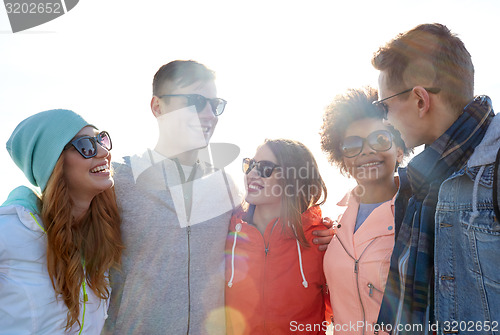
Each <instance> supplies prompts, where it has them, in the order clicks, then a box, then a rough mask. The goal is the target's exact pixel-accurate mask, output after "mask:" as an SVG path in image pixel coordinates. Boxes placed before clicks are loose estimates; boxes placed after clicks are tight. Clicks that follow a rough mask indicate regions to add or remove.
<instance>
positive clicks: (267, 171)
mask: <svg viewBox="0 0 500 335" xmlns="http://www.w3.org/2000/svg"><path fill="white" fill-rule="evenodd" d="M274 167H275V165H274V164H273V163H271V162H268V161H260V162H259V168H258V172H259V175H260V176H261V177H263V178H269V177H271V175H272V174H273V171H274Z"/></svg>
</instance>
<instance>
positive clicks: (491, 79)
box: [0, 0, 500, 214]
mask: <svg viewBox="0 0 500 335" xmlns="http://www.w3.org/2000/svg"><path fill="white" fill-rule="evenodd" d="M28 2H29V1H28ZM499 14H500V1H495V0H491V1H488V0H478V1H474V2H471V1H465V0H443V1H437V0H421V1H417V2H414V1H411V2H410V1H402V0H399V1H359V0H358V1H353V0H345V1H342V2H341V1H333V0H329V1H307V2H306V1H281V0H279V1H278V0H267V1H261V0H256V1H245V2H243V1H237V0H232V1H216V0H210V1H203V0H194V1H185V0H183V1H181V0H175V1H174V0H171V1H151V0H142V1H126V0H106V1H102V0H100V1H98V0H81V1H80V2H79V3H78V5H77V6H76V7H75V8H74V9H73V10H71V11H70V12H68V13H67V14H66V15H64V16H62V17H60V18H58V19H55V20H53V21H51V22H49V23H46V24H44V25H41V26H38V27H35V28H32V29H30V30H28V31H26V32H20V33H16V34H13V33H12V32H11V30H10V25H9V23H8V18H7V14H6V12H5V9H4V7H3V6H0V52H1V56H0V143H1V147H0V163H1V164H0V173H1V176H2V177H1V178H0V203H1V202H3V201H4V200H5V199H6V198H7V195H8V193H9V192H10V190H11V189H13V188H14V187H16V186H18V185H20V184H26V183H27V181H26V180H25V178H24V175H23V174H22V172H21V171H20V170H19V169H18V168H17V167H16V166H15V165H14V163H13V162H12V161H11V159H10V157H9V155H8V154H7V151H6V150H5V149H4V148H5V143H6V142H7V139H8V138H9V136H10V134H11V133H12V131H13V130H14V128H15V126H16V125H17V124H18V123H19V122H20V121H21V120H23V119H24V118H26V117H28V116H29V115H31V114H34V113H37V112H39V111H42V110H47V109H53V108H67V109H72V110H74V111H76V112H78V113H80V114H82V115H83V116H84V117H85V118H86V119H87V121H89V122H91V123H93V124H95V125H96V126H97V127H99V128H100V129H103V130H107V131H109V133H110V134H111V136H112V138H113V147H114V148H113V152H112V154H113V157H114V159H118V158H119V157H121V156H122V155H127V154H130V153H136V152H138V151H141V150H142V149H143V148H145V147H147V146H154V144H155V140H156V136H157V133H158V132H157V124H156V121H155V119H154V117H153V115H152V114H151V111H150V108H149V103H150V99H151V82H152V78H153V75H154V74H155V72H156V70H157V69H158V68H159V67H160V66H161V65H163V64H165V63H167V62H169V61H172V60H175V59H193V60H197V61H199V62H201V63H204V64H205V65H207V66H208V67H209V68H211V69H213V70H214V71H215V72H216V74H217V86H218V93H219V94H218V95H219V97H222V98H224V99H226V100H227V101H228V105H227V107H226V110H225V112H224V114H223V115H222V116H221V117H220V120H219V124H218V126H217V130H216V132H215V134H214V136H213V138H212V142H229V143H234V144H237V145H238V146H239V147H240V148H241V154H240V157H239V158H238V159H237V160H236V161H235V162H234V163H233V164H232V165H231V166H230V168H229V170H230V172H231V173H232V174H233V176H234V178H235V180H237V181H241V180H242V178H243V176H242V173H241V172H240V171H241V169H240V162H241V158H242V157H252V156H253V155H254V153H255V149H256V147H257V146H258V145H259V144H261V143H262V141H263V140H264V139H265V138H279V137H284V138H291V139H295V140H299V141H301V142H303V143H304V144H306V146H308V147H309V148H310V149H311V151H312V152H313V153H314V155H315V157H316V159H317V161H318V163H319V165H320V170H321V173H322V175H323V177H324V179H325V181H326V183H327V187H328V191H329V201H328V202H327V206H328V207H327V209H324V212H326V213H325V214H331V213H330V212H329V210H330V209H329V208H331V210H332V211H333V208H334V205H335V203H336V202H337V200H338V199H339V197H341V196H342V195H343V193H344V192H346V191H347V190H348V189H349V188H350V187H352V185H353V181H352V180H348V179H346V178H345V177H342V176H340V174H339V172H338V170H337V169H336V168H334V167H332V166H330V165H329V164H328V163H327V162H326V159H325V155H324V154H323V153H322V152H321V149H320V141H319V135H318V131H319V128H320V126H321V123H322V115H323V112H324V108H325V106H327V105H328V104H329V102H330V101H331V100H332V99H333V97H334V96H335V95H337V94H341V93H344V92H345V90H346V89H347V88H358V87H361V86H364V85H372V86H374V87H376V86H377V75H378V73H377V71H375V70H374V69H373V68H372V66H371V64H370V60H371V56H372V54H373V52H375V51H376V50H377V49H378V47H379V46H381V45H383V44H385V43H386V42H387V41H389V40H390V39H392V38H393V37H395V36H396V34H398V33H400V32H403V31H406V30H408V29H411V28H413V27H414V26H416V25H417V24H420V23H431V22H439V23H443V24H445V25H447V26H448V27H449V28H450V29H451V30H452V31H453V32H455V33H457V34H458V35H459V36H460V37H461V39H462V40H463V41H464V43H465V45H466V47H467V48H468V50H469V52H470V53H471V55H472V58H473V62H474V65H475V69H476V84H475V93H476V94H488V95H489V96H490V97H491V98H492V99H493V104H494V106H495V104H496V103H498V102H497V101H500V63H499V61H498V55H499V54H500V38H499V36H498V35H499V33H500V20H498V15H499Z"/></svg>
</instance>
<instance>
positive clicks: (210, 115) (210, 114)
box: [198, 100, 217, 120]
mask: <svg viewBox="0 0 500 335" xmlns="http://www.w3.org/2000/svg"><path fill="white" fill-rule="evenodd" d="M214 112H215V111H214V110H213V109H212V105H211V104H210V102H209V101H208V100H207V102H206V104H205V107H204V108H203V110H202V111H201V112H200V113H198V115H199V116H200V118H202V119H205V120H211V119H215V118H217V116H215V113H214Z"/></svg>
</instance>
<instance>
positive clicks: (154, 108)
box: [151, 95, 162, 117]
mask: <svg viewBox="0 0 500 335" xmlns="http://www.w3.org/2000/svg"><path fill="white" fill-rule="evenodd" d="M151 112H153V115H154V116H155V117H158V116H160V115H161V114H162V112H161V108H160V98H158V97H157V96H156V95H153V97H152V98H151Z"/></svg>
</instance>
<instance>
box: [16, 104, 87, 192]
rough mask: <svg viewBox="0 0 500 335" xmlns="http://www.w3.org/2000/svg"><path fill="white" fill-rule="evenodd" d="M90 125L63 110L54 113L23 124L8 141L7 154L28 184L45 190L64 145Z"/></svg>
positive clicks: (56, 110)
mask: <svg viewBox="0 0 500 335" xmlns="http://www.w3.org/2000/svg"><path fill="white" fill-rule="evenodd" d="M89 125H90V124H89V123H88V122H87V121H85V120H84V119H83V118H82V117H81V116H80V115H78V114H76V113H75V112H73V111H70V110H66V109H53V110H49V111H45V112H41V113H38V114H35V115H32V116H30V117H28V118H27V119H25V120H24V121H22V122H21V123H20V124H19V125H18V126H17V127H16V129H15V130H14V132H13V133H12V135H11V136H10V138H9V140H8V141H7V151H8V152H9V154H10V156H11V157H12V159H13V160H14V162H15V163H16V165H17V166H18V167H19V168H20V169H21V170H22V171H23V172H24V175H25V176H26V177H27V178H28V180H29V181H30V183H32V184H33V185H34V186H38V187H40V189H41V191H42V192H43V191H44V190H45V187H46V186H47V181H48V180H49V177H50V175H51V174H52V171H53V170H54V167H55V165H56V163H57V160H58V159H59V156H61V153H62V152H63V150H64V147H65V146H66V144H68V142H69V141H71V139H73V137H75V135H76V134H77V133H78V132H79V131H80V130H81V129H82V128H83V127H85V126H89Z"/></svg>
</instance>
